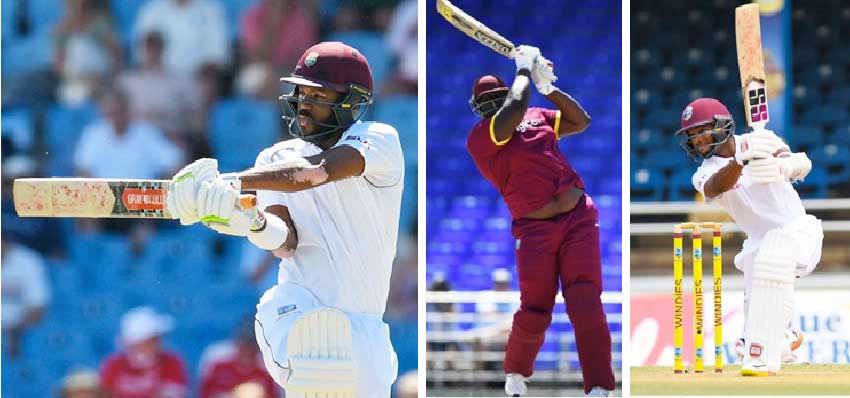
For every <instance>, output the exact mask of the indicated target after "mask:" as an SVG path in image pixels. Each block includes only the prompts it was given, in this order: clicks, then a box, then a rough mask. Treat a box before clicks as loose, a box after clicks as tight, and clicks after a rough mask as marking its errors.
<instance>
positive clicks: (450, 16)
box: [437, 0, 514, 59]
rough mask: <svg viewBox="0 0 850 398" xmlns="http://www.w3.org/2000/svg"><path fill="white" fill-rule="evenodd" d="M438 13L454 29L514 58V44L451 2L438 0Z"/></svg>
mask: <svg viewBox="0 0 850 398" xmlns="http://www.w3.org/2000/svg"><path fill="white" fill-rule="evenodd" d="M437 11H438V12H439V13H440V15H442V16H443V18H445V19H446V21H449V23H450V24H452V25H454V27H456V28H458V29H460V31H461V32H463V33H466V35H467V36H469V37H471V38H473V39H475V40H477V41H478V42H479V43H481V44H483V45H485V46H487V47H489V48H491V49H492V50H493V51H495V52H497V53H499V54H502V55H504V56H506V57H508V58H511V59H513V57H514V44H513V43H511V41H510V40H508V39H505V38H504V37H502V35H500V34H498V33H496V32H494V31H493V30H492V29H490V28H488V27H487V26H486V25H484V24H483V23H481V22H478V21H477V20H476V19H475V18H473V17H471V16H470V15H469V14H467V13H465V12H464V11H463V10H461V9H460V8H458V7H457V6H455V5H454V4H452V3H451V2H450V1H449V0H437Z"/></svg>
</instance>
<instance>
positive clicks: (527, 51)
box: [514, 46, 540, 71]
mask: <svg viewBox="0 0 850 398" xmlns="http://www.w3.org/2000/svg"><path fill="white" fill-rule="evenodd" d="M539 56H540V49H539V48H537V47H532V46H519V47H517V48H516V52H515V54H514V62H516V70H517V71H519V70H520V69H528V70H529V71H531V70H532V69H533V68H534V61H535V60H536V59H537V57H539Z"/></svg>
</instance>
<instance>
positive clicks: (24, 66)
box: [2, 0, 53, 77]
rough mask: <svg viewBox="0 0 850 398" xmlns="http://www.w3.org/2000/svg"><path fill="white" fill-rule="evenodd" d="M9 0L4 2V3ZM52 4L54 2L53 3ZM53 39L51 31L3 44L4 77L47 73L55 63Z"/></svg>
mask: <svg viewBox="0 0 850 398" xmlns="http://www.w3.org/2000/svg"><path fill="white" fill-rule="evenodd" d="M8 1H9V0H6V1H4V3H6V2H8ZM51 2H52V1H51ZM52 49H53V39H52V37H51V35H50V32H49V31H44V32H36V33H33V34H31V35H29V36H26V37H20V38H17V39H13V40H10V41H8V42H5V41H4V42H3V60H2V69H3V72H2V74H3V76H4V77H5V76H12V75H15V74H17V73H23V72H35V71H46V70H49V69H50V67H51V63H52V62H53V50H52Z"/></svg>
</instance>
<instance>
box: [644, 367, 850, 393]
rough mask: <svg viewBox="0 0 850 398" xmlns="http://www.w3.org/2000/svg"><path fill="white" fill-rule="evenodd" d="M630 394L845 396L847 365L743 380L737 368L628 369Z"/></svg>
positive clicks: (849, 372)
mask: <svg viewBox="0 0 850 398" xmlns="http://www.w3.org/2000/svg"><path fill="white" fill-rule="evenodd" d="M631 392H632V395H846V394H850V365H809V364H796V365H783V366H782V371H781V372H780V373H779V375H777V376H773V377H742V376H741V367H740V366H732V365H729V366H725V367H724V368H723V373H720V374H718V373H714V368H713V367H709V366H706V367H705V373H703V374H701V375H700V374H694V373H686V374H682V375H676V374H673V368H672V367H669V366H667V367H664V366H648V367H633V368H631Z"/></svg>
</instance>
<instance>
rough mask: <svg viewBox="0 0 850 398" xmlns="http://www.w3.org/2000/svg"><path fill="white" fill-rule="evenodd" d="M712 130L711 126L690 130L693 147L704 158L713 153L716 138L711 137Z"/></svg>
mask: <svg viewBox="0 0 850 398" xmlns="http://www.w3.org/2000/svg"><path fill="white" fill-rule="evenodd" d="M712 128H713V127H712V126H711V125H705V126H699V127H694V128H692V129H690V130H688V137H690V138H689V140H690V142H691V145H693V146H694V148H695V149H696V150H697V152H699V153H700V154H702V155H703V156H705V155H706V154H708V152H710V151H711V144H713V143H714V137H712V136H711V130H712Z"/></svg>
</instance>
